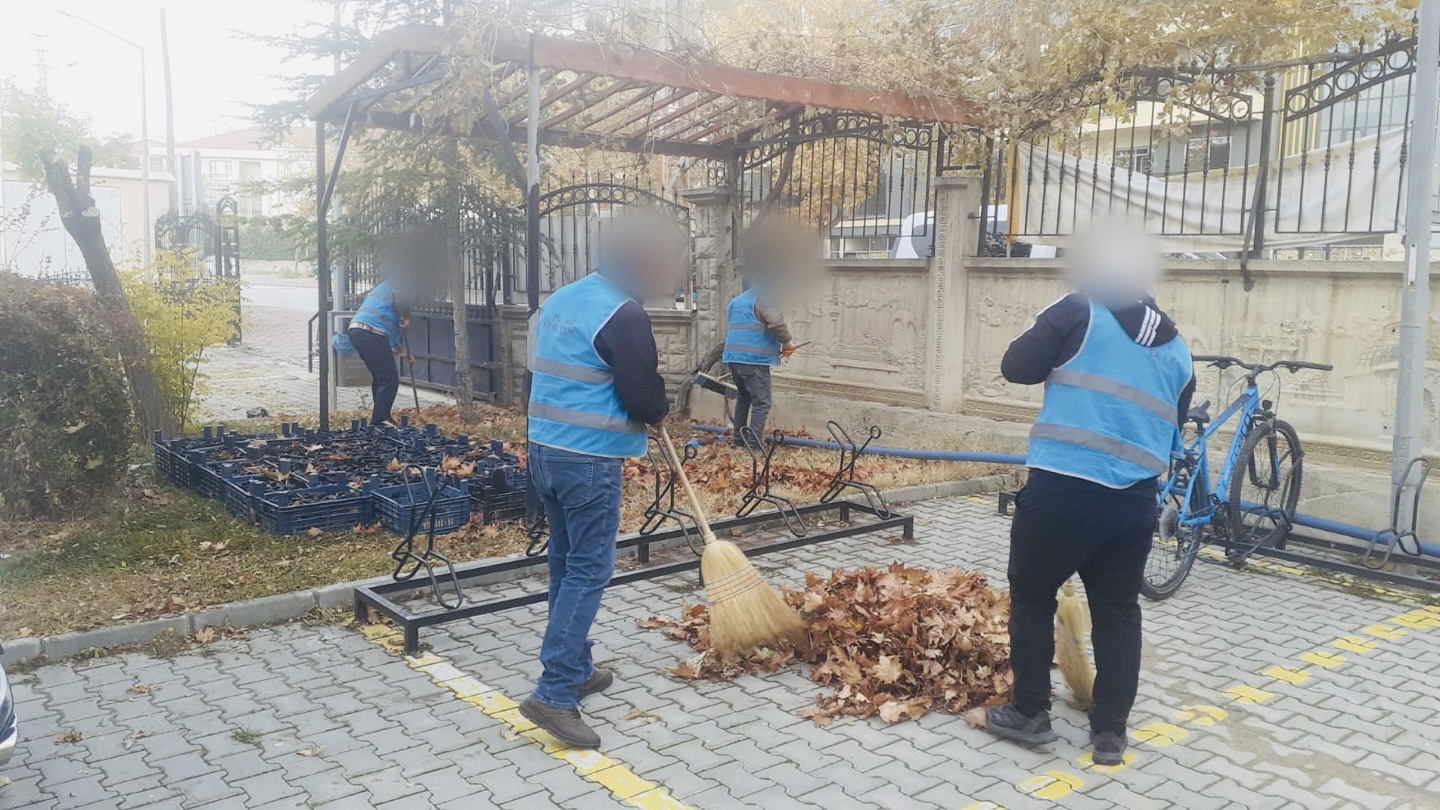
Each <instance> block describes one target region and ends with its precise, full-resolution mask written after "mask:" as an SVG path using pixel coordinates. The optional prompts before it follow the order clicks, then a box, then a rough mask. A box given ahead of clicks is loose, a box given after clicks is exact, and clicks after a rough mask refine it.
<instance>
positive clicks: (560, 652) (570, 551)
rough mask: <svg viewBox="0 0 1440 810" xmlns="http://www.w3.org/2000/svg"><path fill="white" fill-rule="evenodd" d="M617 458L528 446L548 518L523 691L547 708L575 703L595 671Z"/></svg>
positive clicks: (610, 556)
mask: <svg viewBox="0 0 1440 810" xmlns="http://www.w3.org/2000/svg"><path fill="white" fill-rule="evenodd" d="M621 461H622V460H621V459H618V458H601V457H599V456H586V455H581V454H579V453H571V452H569V451H568V450H558V449H556V448H553V447H544V446H542V445H536V444H532V445H530V475H531V476H532V477H533V478H534V480H535V492H536V494H538V495H539V496H540V505H541V506H542V507H543V508H544V509H545V517H546V518H547V519H548V520H549V521H550V553H549V562H550V621H549V623H548V624H547V625H546V626H545V640H544V641H543V642H541V644H540V663H541V665H542V666H543V667H544V672H543V673H542V674H541V675H540V681H539V683H537V684H536V685H535V691H534V692H533V693H532V694H531V697H533V698H535V699H536V700H538V701H540V702H541V703H545V704H547V705H550V706H556V707H559V708H562V709H573V708H575V707H576V705H577V704H578V702H579V698H580V684H582V683H584V682H585V680H586V679H587V678H589V677H590V675H591V674H592V673H594V671H595V664H594V661H593V660H592V659H591V657H590V647H591V642H590V639H589V636H590V625H591V624H594V622H595V614H596V613H598V612H599V611H600V597H601V596H602V595H604V593H605V586H606V585H609V584H610V577H611V575H612V574H614V573H615V535H616V533H617V532H619V530H620V485H621V477H620V465H621Z"/></svg>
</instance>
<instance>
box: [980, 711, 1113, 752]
mask: <svg viewBox="0 0 1440 810" xmlns="http://www.w3.org/2000/svg"><path fill="white" fill-rule="evenodd" d="M985 727H986V728H988V729H990V733H992V734H994V735H995V736H997V737H1003V738H1004V739H1007V740H1009V741H1011V742H1015V743H1019V744H1021V745H1023V746H1025V747H1026V748H1034V747H1035V746H1037V745H1045V744H1046V743H1052V742H1055V741H1056V740H1057V739H1059V736H1057V735H1056V734H1055V732H1054V730H1053V729H1051V728H1050V713H1049V712H1040V713H1038V714H1036V715H1034V716H1032V717H1026V716H1025V715H1023V714H1021V713H1020V710H1019V709H1017V708H1015V704H1013V703H1012V704H1009V705H1006V706H998V707H996V708H993V709H987V710H986V711H985ZM1097 761H1098V760H1097Z"/></svg>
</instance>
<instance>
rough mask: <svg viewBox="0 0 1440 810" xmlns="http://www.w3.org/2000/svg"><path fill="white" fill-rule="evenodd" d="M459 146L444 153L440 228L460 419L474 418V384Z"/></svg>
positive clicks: (449, 146) (456, 396)
mask: <svg viewBox="0 0 1440 810" xmlns="http://www.w3.org/2000/svg"><path fill="white" fill-rule="evenodd" d="M459 151H460V150H459V146H458V145H457V144H456V143H455V142H454V141H453V140H452V141H451V142H450V144H449V145H448V147H447V148H446V150H445V159H446V163H447V165H446V167H445V210H444V214H443V219H444V221H443V222H442V223H441V227H442V228H443V229H444V231H445V240H446V243H447V245H448V249H447V250H446V251H445V254H446V260H447V261H448V262H449V263H450V267H449V268H448V269H449V271H450V306H451V312H452V316H453V317H454V319H455V404H456V405H457V406H458V407H459V410H460V418H461V419H463V420H465V421H467V422H469V421H471V420H473V419H474V418H475V384H474V381H473V380H471V379H470V320H469V308H468V306H467V304H468V301H467V299H466V290H465V240H464V238H463V235H462V234H461V233H460V227H461V225H462V223H463V222H464V221H465V218H464V216H463V214H462V213H461V210H460V206H461V204H462V203H463V202H464V195H463V193H462V191H461V184H460V178H459V176H458V175H459V173H460V167H459V159H460V155H459Z"/></svg>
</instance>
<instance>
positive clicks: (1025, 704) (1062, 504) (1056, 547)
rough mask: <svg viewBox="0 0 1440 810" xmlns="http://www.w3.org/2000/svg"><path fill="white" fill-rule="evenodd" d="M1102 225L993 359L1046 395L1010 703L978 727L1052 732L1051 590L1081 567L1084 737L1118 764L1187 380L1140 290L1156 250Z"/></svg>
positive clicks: (1022, 547)
mask: <svg viewBox="0 0 1440 810" xmlns="http://www.w3.org/2000/svg"><path fill="white" fill-rule="evenodd" d="M1108 237H1109V238H1108V239H1106V240H1105V241H1104V243H1103V245H1102V244H1101V243H1100V242H1099V240H1097V241H1096V242H1092V243H1091V244H1090V245H1089V246H1088V247H1086V246H1082V249H1081V250H1080V252H1079V254H1078V260H1077V261H1076V262H1074V263H1072V267H1071V270H1072V279H1073V281H1074V283H1075V292H1072V293H1071V294H1069V295H1067V296H1065V297H1064V298H1061V299H1060V300H1059V301H1057V302H1055V303H1054V304H1052V305H1051V306H1050V307H1049V308H1047V309H1046V310H1045V311H1044V312H1042V313H1040V316H1039V318H1038V319H1037V320H1036V322H1035V325H1034V326H1032V327H1031V328H1030V330H1029V331H1028V332H1026V333H1025V334H1023V335H1021V336H1020V337H1018V338H1016V339H1015V341H1014V342H1013V343H1011V344H1010V348H1009V350H1007V351H1006V353H1005V357H1004V359H1003V360H1002V361H1001V366H1000V370H1001V373H1002V374H1004V375H1005V378H1006V379H1007V380H1009V381H1010V382H1012V383H1016V384H1019V385H1035V384H1038V383H1042V382H1043V383H1045V400H1044V404H1043V406H1042V407H1041V410H1040V416H1039V418H1038V419H1036V421H1035V426H1034V428H1033V429H1032V430H1031V432H1030V449H1029V454H1028V456H1027V460H1026V463H1027V465H1028V466H1029V467H1030V475H1029V480H1028V482H1027V483H1026V485H1025V488H1024V489H1023V490H1021V492H1020V494H1019V495H1018V497H1017V502H1016V510H1015V519H1014V522H1013V523H1012V524H1011V528H1010V565H1009V580H1010V646H1011V666H1012V669H1013V671H1014V675H1015V702H1014V703H1012V704H1010V705H1007V706H1003V707H999V708H994V709H990V710H989V711H988V712H987V716H986V721H987V723H986V725H987V727H988V728H989V729H990V730H991V731H992V732H994V733H995V734H998V735H999V736H1001V737H1004V738H1006V739H1009V740H1013V741H1015V742H1018V743H1021V744H1023V745H1029V746H1034V745H1041V744H1044V743H1048V742H1053V741H1054V740H1055V739H1056V735H1055V732H1054V731H1053V730H1051V727H1050V664H1051V660H1052V658H1053V656H1054V649H1055V648H1054V644H1055V637H1054V633H1055V607H1056V602H1055V597H1056V592H1057V591H1058V590H1059V589H1060V587H1061V586H1062V585H1063V584H1064V583H1065V581H1066V580H1067V579H1069V578H1070V577H1071V575H1073V574H1075V573H1077V572H1078V573H1079V574H1080V578H1081V580H1082V581H1083V582H1084V583H1085V595H1086V598H1087V600H1088V602H1089V604H1090V613H1091V617H1092V622H1093V635H1092V640H1093V643H1094V649H1095V670H1096V677H1095V693H1094V697H1095V706H1094V708H1093V709H1091V711H1090V742H1091V746H1092V748H1093V751H1094V754H1093V756H1094V761H1095V763H1096V764H1100V765H1118V764H1120V763H1121V762H1122V761H1123V757H1124V753H1125V747H1126V723H1127V721H1128V718H1129V715H1130V708H1131V706H1132V705H1133V704H1134V702H1135V694H1136V690H1137V688H1138V685H1139V677H1140V638H1141V633H1140V604H1139V596H1140V583H1141V581H1142V577H1143V576H1144V571H1145V560H1146V557H1147V556H1148V555H1149V552H1150V543H1151V539H1152V536H1153V535H1154V532H1155V520H1156V508H1155V497H1156V492H1157V488H1158V482H1157V479H1158V477H1159V476H1161V475H1163V474H1165V473H1166V472H1167V471H1168V469H1169V466H1170V458H1171V452H1172V450H1174V449H1176V448H1178V447H1179V439H1180V432H1179V431H1180V427H1179V426H1180V425H1181V424H1183V422H1184V417H1185V414H1186V412H1187V411H1188V410H1189V408H1190V398H1191V396H1192V394H1193V393H1194V389H1195V380H1194V375H1193V372H1192V369H1191V363H1190V351H1189V349H1188V348H1187V347H1186V345H1185V341H1184V340H1183V339H1181V337H1180V335H1179V333H1178V332H1177V330H1176V328H1175V324H1174V322H1173V321H1171V320H1170V318H1169V317H1168V316H1166V315H1165V313H1163V312H1161V311H1160V309H1159V307H1158V306H1156V304H1155V300H1154V298H1153V297H1152V295H1153V294H1152V293H1151V292H1150V291H1151V290H1153V289H1154V282H1155V279H1156V277H1157V275H1158V273H1157V270H1158V253H1156V252H1155V251H1154V250H1153V248H1151V247H1150V246H1148V245H1146V244H1145V243H1144V242H1143V241H1142V240H1141V239H1140V238H1139V237H1126V236H1124V235H1121V234H1110V235H1108Z"/></svg>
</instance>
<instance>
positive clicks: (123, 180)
mask: <svg viewBox="0 0 1440 810" xmlns="http://www.w3.org/2000/svg"><path fill="white" fill-rule="evenodd" d="M0 166H3V172H0V177H3V182H0V195H3V196H0V269H3V270H10V271H12V272H16V273H19V274H21V275H26V276H69V275H76V274H79V275H84V274H85V272H86V270H85V261H84V259H82V258H81V256H80V249H79V248H77V247H76V246H75V240H74V239H72V238H71V237H70V234H69V233H67V232H66V231H65V227H64V226H63V225H62V224H61V223H60V213H59V211H58V210H57V209H56V207H55V198H54V197H53V196H51V194H50V193H49V192H48V191H46V190H45V184H44V183H35V182H30V181H28V180H25V179H23V178H21V177H20V175H19V174H18V173H17V172H16V171H15V167H14V166H12V165H10V164H0ZM171 182H172V180H171V177H170V175H169V174H168V173H166V172H164V171H161V170H160V169H152V170H151V172H150V212H151V214H150V215H151V217H152V218H157V217H159V215H160V214H161V213H162V212H163V211H164V210H165V198H166V196H167V195H168V194H169V184H170V183H171ZM143 189H144V184H143V181H142V179H141V172H140V170H139V169H138V168H135V169H112V168H107V167H103V166H96V167H95V168H94V169H92V170H91V173H90V193H91V195H92V196H94V198H95V207H96V208H97V209H99V211H100V223H101V224H100V228H101V232H102V233H103V234H104V235H105V245H106V247H108V248H109V249H110V257H111V258H112V259H113V260H114V261H115V263H116V264H132V263H136V262H138V261H139V260H140V255H141V251H142V250H143V249H144V244H145V243H144V240H145V239H146V235H147V234H148V233H153V231H154V224H153V223H149V224H147V223H146V222H145V218H144V214H143V211H144V203H143V197H144V194H143Z"/></svg>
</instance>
